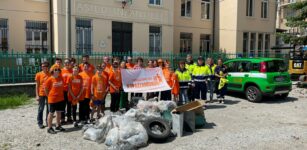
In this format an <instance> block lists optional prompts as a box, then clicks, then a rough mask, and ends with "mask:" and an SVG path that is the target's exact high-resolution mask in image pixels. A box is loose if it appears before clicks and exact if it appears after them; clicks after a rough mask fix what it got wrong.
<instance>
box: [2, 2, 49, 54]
mask: <svg viewBox="0 0 307 150" xmlns="http://www.w3.org/2000/svg"><path fill="white" fill-rule="evenodd" d="M12 6H13V7H12ZM48 11H49V5H48V2H42V1H33V0H1V1H0V18H4V19H8V28H9V33H8V34H9V49H14V50H15V51H24V52H25V51H26V50H25V45H26V32H25V31H26V22H25V21H26V20H29V21H46V22H49V14H48ZM48 31H50V24H48ZM48 34H49V32H48ZM48 40H49V42H48V45H49V46H50V39H49V38H48Z"/></svg>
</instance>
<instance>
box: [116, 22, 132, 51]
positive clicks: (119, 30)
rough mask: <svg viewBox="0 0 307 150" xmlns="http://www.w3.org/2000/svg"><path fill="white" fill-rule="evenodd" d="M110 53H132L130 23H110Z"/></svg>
mask: <svg viewBox="0 0 307 150" xmlns="http://www.w3.org/2000/svg"><path fill="white" fill-rule="evenodd" d="M112 52H113V53H118V52H124V53H129V52H130V53H131V52H132V23H125V22H112Z"/></svg>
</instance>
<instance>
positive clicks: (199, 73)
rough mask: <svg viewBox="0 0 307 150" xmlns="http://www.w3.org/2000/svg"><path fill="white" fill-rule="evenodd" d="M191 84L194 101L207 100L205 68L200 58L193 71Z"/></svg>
mask: <svg viewBox="0 0 307 150" xmlns="http://www.w3.org/2000/svg"><path fill="white" fill-rule="evenodd" d="M192 82H193V85H194V86H195V87H194V91H193V92H194V98H195V100H207V97H206V93H207V86H206V67H205V64H204V60H203V58H202V57H201V56H200V57H198V60H197V65H196V66H195V67H194V69H193V72H192Z"/></svg>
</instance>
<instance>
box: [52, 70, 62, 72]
mask: <svg viewBox="0 0 307 150" xmlns="http://www.w3.org/2000/svg"><path fill="white" fill-rule="evenodd" d="M53 71H57V72H61V69H54V70H53Z"/></svg>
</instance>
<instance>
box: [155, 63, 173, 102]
mask: <svg viewBox="0 0 307 150" xmlns="http://www.w3.org/2000/svg"><path fill="white" fill-rule="evenodd" d="M166 63H168V62H163V60H162V59H159V60H158V64H159V67H160V68H161V69H162V72H163V75H164V78H165V80H166V82H167V83H168V85H169V86H170V87H171V86H172V84H171V72H170V70H169V64H167V65H165V64H166ZM171 99H172V93H171V90H167V91H162V92H161V100H171Z"/></svg>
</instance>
